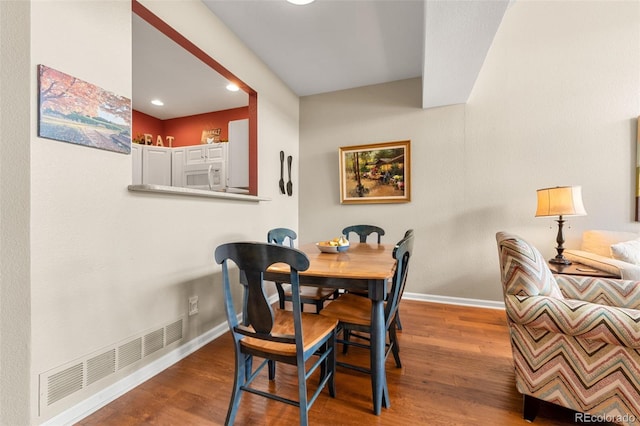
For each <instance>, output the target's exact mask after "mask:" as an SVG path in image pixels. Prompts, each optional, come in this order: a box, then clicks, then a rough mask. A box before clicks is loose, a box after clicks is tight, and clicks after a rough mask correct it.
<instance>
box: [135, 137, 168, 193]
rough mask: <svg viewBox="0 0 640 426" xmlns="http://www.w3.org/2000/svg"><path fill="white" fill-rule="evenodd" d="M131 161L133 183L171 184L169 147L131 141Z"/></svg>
mask: <svg viewBox="0 0 640 426" xmlns="http://www.w3.org/2000/svg"><path fill="white" fill-rule="evenodd" d="M131 162H132V177H131V181H132V183H133V184H134V185H140V184H155V185H167V186H171V148H164V147H161V146H152V145H140V144H135V143H132V144H131Z"/></svg>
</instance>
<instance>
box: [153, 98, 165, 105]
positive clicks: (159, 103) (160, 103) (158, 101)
mask: <svg viewBox="0 0 640 426" xmlns="http://www.w3.org/2000/svg"><path fill="white" fill-rule="evenodd" d="M151 103H152V104H154V105H157V106H163V105H164V102H162V101H161V100H160V99H154V100H152V101H151Z"/></svg>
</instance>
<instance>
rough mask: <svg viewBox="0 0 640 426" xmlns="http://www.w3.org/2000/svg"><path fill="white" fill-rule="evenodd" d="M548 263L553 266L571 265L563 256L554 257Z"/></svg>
mask: <svg viewBox="0 0 640 426" xmlns="http://www.w3.org/2000/svg"><path fill="white" fill-rule="evenodd" d="M549 263H553V264H555V265H571V261H570V260H569V259H567V258H566V257H564V256H556V257H554V258H553V259H549Z"/></svg>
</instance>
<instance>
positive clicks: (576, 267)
mask: <svg viewBox="0 0 640 426" xmlns="http://www.w3.org/2000/svg"><path fill="white" fill-rule="evenodd" d="M547 265H549V269H551V272H552V273H554V274H560V275H581V276H587V277H600V278H618V279H619V278H620V277H619V276H617V275H613V274H611V273H609V272H606V271H603V270H601V269H596V268H594V267H592V266H587V265H583V264H582V263H576V262H573V263H572V264H570V265H558V264H556V263H549V262H547Z"/></svg>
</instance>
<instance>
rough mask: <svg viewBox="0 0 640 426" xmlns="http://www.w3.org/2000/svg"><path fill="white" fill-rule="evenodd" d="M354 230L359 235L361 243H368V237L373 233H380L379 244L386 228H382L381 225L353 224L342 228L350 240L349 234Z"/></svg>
mask: <svg viewBox="0 0 640 426" xmlns="http://www.w3.org/2000/svg"><path fill="white" fill-rule="evenodd" d="M351 232H353V233H354V234H357V235H358V237H359V238H360V242H361V243H366V242H367V237H368V236H369V235H371V234H377V235H378V244H380V241H381V240H382V236H383V235H384V229H382V228H380V227H379V226H375V225H351V226H347V227H346V228H344V229H343V230H342V235H344V236H345V238H346V239H347V240H348V239H349V234H350V233H351Z"/></svg>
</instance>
